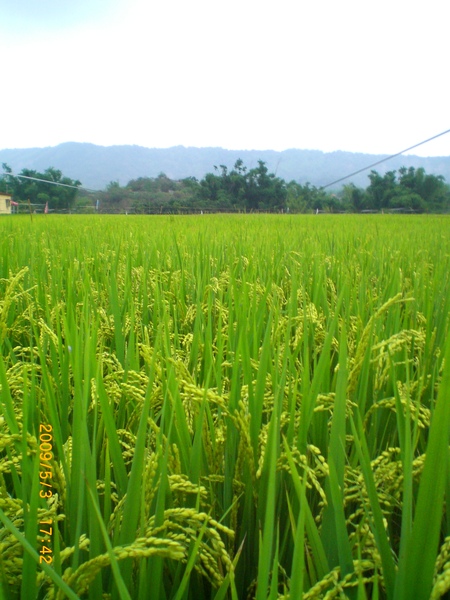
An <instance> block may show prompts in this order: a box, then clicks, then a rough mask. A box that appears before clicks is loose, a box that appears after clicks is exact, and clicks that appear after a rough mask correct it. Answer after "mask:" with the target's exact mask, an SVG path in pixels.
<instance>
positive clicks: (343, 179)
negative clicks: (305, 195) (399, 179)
mask: <svg viewBox="0 0 450 600" xmlns="http://www.w3.org/2000/svg"><path fill="white" fill-rule="evenodd" d="M446 133H450V129H447V130H446V131H442V133H438V134H437V135H433V137H430V138H428V139H427V140H423V142H419V143H418V144H414V146H410V147H409V148H405V149H404V150H401V151H400V152H396V153H395V154H391V155H390V156H387V157H386V158H382V159H381V160H377V162H374V163H372V164H371V165H368V166H367V167H363V168H362V169H358V171H354V173H350V175H346V176H345V177H341V178H340V179H336V180H335V181H332V182H331V183H327V185H322V186H321V187H320V188H319V189H320V190H324V189H325V188H327V187H330V186H332V185H334V184H335V183H340V182H341V181H345V180H346V179H349V178H350V177H353V176H354V175H358V174H359V173H362V172H363V171H367V169H371V168H372V167H376V166H377V165H380V164H381V163H383V162H386V161H387V160H391V158H395V157H396V156H400V155H401V154H404V153H405V152H408V150H412V149H413V148H417V147H418V146H422V144H426V143H428V142H431V140H435V139H436V138H438V137H441V135H445V134H446Z"/></svg>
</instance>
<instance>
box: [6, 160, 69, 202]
mask: <svg viewBox="0 0 450 600" xmlns="http://www.w3.org/2000/svg"><path fill="white" fill-rule="evenodd" d="M2 166H3V171H4V174H3V176H2V178H1V181H2V184H1V185H2V186H3V187H5V188H7V190H8V191H9V192H10V193H11V194H12V196H13V197H14V200H15V201H16V202H27V201H28V200H29V201H30V202H31V203H32V204H45V203H46V202H48V206H49V208H50V209H69V208H71V207H72V206H73V204H74V202H75V198H76V195H77V191H78V187H79V186H80V185H81V182H80V181H78V180H72V179H70V178H69V177H65V176H63V174H62V173H61V171H59V170H58V169H55V168H53V167H49V168H48V169H46V170H45V171H44V172H43V173H40V172H38V171H35V170H33V169H22V171H21V172H20V174H19V175H17V176H15V175H13V174H12V170H11V168H10V167H9V166H8V165H7V164H6V163H3V165H2Z"/></svg>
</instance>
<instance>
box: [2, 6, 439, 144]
mask: <svg viewBox="0 0 450 600" xmlns="http://www.w3.org/2000/svg"><path fill="white" fill-rule="evenodd" d="M449 50H450V45H449V41H448V7H447V5H446V3H445V2H442V0H427V1H426V2H424V1H422V2H414V3H411V2H410V1H409V0H378V1H376V2H375V1H374V0H371V1H365V0H339V1H337V0H267V1H265V0H228V1H227V2H223V1H221V2H218V1H216V0H189V1H187V0H76V1H75V0H70V1H69V0H2V3H1V5H0V56H1V57H2V61H1V77H2V93H1V101H0V107H1V126H0V149H3V148H26V147H44V146H54V145H57V144H59V143H61V142H68V141H76V142H92V143H94V144H101V145H105V146H109V145H114V144H138V145H141V146H146V147H169V146H175V145H184V146H222V147H224V148H229V149H239V150H241V149H274V150H284V149H287V148H304V149H318V150H323V151H327V152H328V151H333V150H348V151H352V152H368V153H395V152H398V151H400V150H402V149H404V148H406V147H408V146H411V145H413V144H415V143H417V142H420V141H422V140H424V139H426V138H429V137H431V136H433V135H435V134H438V133H440V132H441V131H444V130H446V129H448V128H450V114H449V106H450V103H449V91H450V85H449V79H448V69H449V67H448V65H449V58H450V56H449V54H450V51H449ZM413 153H414V154H419V155H422V156H438V155H441V156H448V155H450V134H447V135H445V136H442V137H441V138H439V139H438V140H435V141H433V142H430V143H429V144H426V145H424V146H422V147H420V148H417V150H414V152H413Z"/></svg>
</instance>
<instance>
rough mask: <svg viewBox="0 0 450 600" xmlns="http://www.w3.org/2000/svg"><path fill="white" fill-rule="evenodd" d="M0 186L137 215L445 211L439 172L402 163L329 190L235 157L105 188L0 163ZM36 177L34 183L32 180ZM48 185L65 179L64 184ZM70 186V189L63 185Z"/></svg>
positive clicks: (19, 194) (43, 199) (34, 197)
mask: <svg viewBox="0 0 450 600" xmlns="http://www.w3.org/2000/svg"><path fill="white" fill-rule="evenodd" d="M3 171H4V172H3V175H2V176H1V177H0V191H3V192H8V193H11V195H12V196H13V198H14V200H15V201H17V202H19V203H25V202H28V201H30V202H31V203H32V204H41V205H45V204H48V207H49V210H61V209H71V208H79V209H82V208H84V209H86V210H90V211H94V210H96V209H97V208H99V207H100V211H101V212H111V211H112V212H114V211H125V210H129V211H132V212H136V213H149V212H161V213H164V212H177V211H184V210H194V211H201V210H205V211H224V212H226V211H233V212H235V211H245V212H252V211H268V212H303V213H307V212H317V211H320V212H364V211H366V212H372V211H376V212H379V211H384V210H386V211H389V210H390V211H401V212H447V211H449V210H450V186H449V185H448V184H447V183H446V182H445V179H444V177H442V176H441V175H430V174H427V173H426V172H425V170H424V169H423V168H418V169H415V168H414V167H409V168H406V167H402V168H400V169H399V170H398V172H397V171H388V172H387V173H385V174H384V175H381V174H380V173H378V172H377V171H374V170H372V171H371V172H370V174H369V176H368V178H369V185H368V186H367V187H366V188H362V187H357V186H355V185H354V184H352V183H350V184H347V185H344V186H343V187H342V188H341V189H340V190H339V191H335V192H329V191H326V190H325V189H323V188H320V187H316V186H314V185H311V184H310V183H306V184H300V183H298V182H296V181H290V182H286V181H284V180H283V179H281V178H280V177H277V175H276V174H275V173H270V172H269V170H268V168H267V166H266V164H265V162H264V161H261V160H260V161H258V164H257V166H256V167H254V168H251V169H249V168H248V167H246V166H245V165H244V163H243V161H242V160H241V159H239V160H237V161H236V162H235V164H234V166H233V167H232V168H231V169H230V168H228V167H227V166H226V165H219V166H214V170H213V172H211V173H207V174H206V175H205V176H204V178H203V179H201V180H198V179H196V178H195V177H188V178H185V179H182V180H178V181H175V180H172V179H170V178H169V177H167V175H165V174H164V173H160V174H159V175H158V176H157V177H140V178H138V179H133V180H131V181H129V182H128V183H127V184H126V185H125V186H121V185H120V184H119V183H118V182H115V181H113V182H111V183H110V184H109V185H108V186H107V187H106V189H105V190H103V191H101V192H100V191H99V192H95V193H93V192H83V193H82V190H81V189H79V188H80V186H81V183H80V182H79V181H74V180H72V179H70V178H68V177H65V176H63V174H62V173H61V171H59V170H57V169H54V168H52V167H50V168H48V169H46V170H45V171H44V172H43V173H39V172H37V171H33V170H30V169H23V170H22V171H21V173H20V175H19V176H15V175H13V174H12V171H11V169H10V167H9V166H8V165H6V164H3ZM38 180H40V181H38ZM55 183H62V184H65V185H63V186H60V185H54V184H55ZM68 186H71V187H68Z"/></svg>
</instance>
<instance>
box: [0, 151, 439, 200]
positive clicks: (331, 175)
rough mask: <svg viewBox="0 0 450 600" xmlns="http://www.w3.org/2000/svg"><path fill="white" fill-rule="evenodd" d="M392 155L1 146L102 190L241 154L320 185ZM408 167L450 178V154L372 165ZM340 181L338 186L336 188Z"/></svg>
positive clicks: (200, 172) (5, 155)
mask: <svg viewBox="0 0 450 600" xmlns="http://www.w3.org/2000/svg"><path fill="white" fill-rule="evenodd" d="M387 156H388V155H387V154H386V155H374V154H360V153H353V152H343V151H337V152H321V151H320V150H295V149H292V150H284V151H282V152H276V151H275V150H224V149H223V148H191V147H190V148H186V147H184V146H175V147H173V148H143V147H142V146H96V145H94V144H82V143H77V142H68V143H65V144H60V145H59V146H54V147H48V148H27V149H16V150H0V163H7V164H8V165H9V166H10V167H11V168H12V169H13V171H14V172H15V173H18V172H20V171H21V170H22V169H24V168H27V169H35V170H36V171H41V172H42V171H44V170H45V169H47V168H48V167H54V168H55V169H59V170H60V171H62V173H63V174H64V175H65V176H67V177H70V178H72V179H78V180H79V181H81V183H82V184H83V186H85V187H86V188H90V189H93V190H102V189H104V188H105V187H106V186H107V185H108V183H110V182H111V181H118V182H119V183H120V185H122V186H123V185H126V184H127V183H128V182H129V181H130V180H131V179H137V178H138V177H156V176H157V175H159V174H160V173H165V174H166V175H167V176H168V177H170V178H171V179H183V178H185V177H190V176H192V177H196V178H197V179H202V178H203V177H204V175H205V174H206V173H209V172H213V171H214V165H217V166H218V165H226V166H227V167H229V168H231V167H233V165H234V163H235V162H236V160H237V159H238V158H241V159H242V160H243V161H244V164H245V165H246V166H247V167H248V168H252V167H254V166H256V165H257V162H258V160H262V161H264V162H265V163H266V164H267V167H268V169H269V171H270V172H273V173H276V174H277V176H278V177H281V178H283V179H285V180H286V181H291V180H295V181H298V182H300V183H302V184H304V183H306V182H308V181H309V182H310V183H311V184H312V185H315V186H317V187H320V186H322V185H327V184H328V183H331V182H332V181H334V180H336V179H339V178H341V177H345V176H346V175H349V174H350V173H353V172H355V171H358V170H359V169H363V168H364V167H367V166H368V165H370V164H372V163H375V162H377V161H379V160H382V159H383V158H386V157H387ZM401 166H405V167H415V168H419V167H423V168H424V169H425V171H426V172H427V173H430V174H433V175H443V176H444V177H445V180H446V181H447V182H450V156H443V157H429V158H423V157H419V156H412V155H408V156H406V155H405V156H397V157H395V158H393V159H391V160H389V161H387V162H384V163H382V164H380V165H377V166H375V167H373V168H374V169H375V170H376V171H378V172H379V173H380V174H384V173H386V171H390V170H394V169H399V168H400V167H401ZM369 172H370V170H367V171H365V172H364V173H360V174H358V175H355V176H354V177H352V178H351V179H348V180H346V181H345V182H343V183H349V182H350V181H352V182H353V183H355V184H356V185H359V186H362V187H366V186H367V185H368V183H369V181H368V179H367V176H368V174H369ZM343 183H341V184H336V185H335V186H334V187H335V188H336V189H338V188H339V187H340V186H341V185H343Z"/></svg>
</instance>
